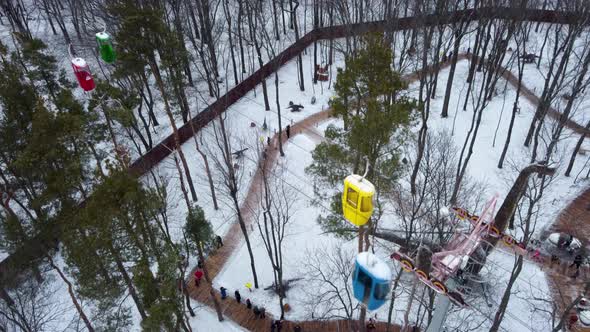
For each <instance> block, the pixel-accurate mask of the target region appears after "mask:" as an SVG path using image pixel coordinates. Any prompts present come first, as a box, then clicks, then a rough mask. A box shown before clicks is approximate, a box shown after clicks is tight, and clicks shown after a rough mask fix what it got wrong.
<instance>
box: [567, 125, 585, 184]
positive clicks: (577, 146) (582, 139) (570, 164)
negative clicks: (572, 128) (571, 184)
mask: <svg viewBox="0 0 590 332" xmlns="http://www.w3.org/2000/svg"><path fill="white" fill-rule="evenodd" d="M584 129H585V130H584V133H583V134H582V136H580V139H579V140H578V143H576V147H575V148H574V151H573V152H572V156H571V157H570V162H569V164H568V165H567V170H566V171H565V176H570V173H571V172H572V168H573V167H574V162H575V161H576V156H577V155H578V151H580V147H581V146H582V143H584V139H585V138H586V134H587V133H588V130H590V121H588V123H587V124H586V127H584Z"/></svg>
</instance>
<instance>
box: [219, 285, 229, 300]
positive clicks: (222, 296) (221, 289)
mask: <svg viewBox="0 0 590 332" xmlns="http://www.w3.org/2000/svg"><path fill="white" fill-rule="evenodd" d="M219 291H220V292H221V299H222V300H225V298H226V297H227V288H225V287H221V288H219Z"/></svg>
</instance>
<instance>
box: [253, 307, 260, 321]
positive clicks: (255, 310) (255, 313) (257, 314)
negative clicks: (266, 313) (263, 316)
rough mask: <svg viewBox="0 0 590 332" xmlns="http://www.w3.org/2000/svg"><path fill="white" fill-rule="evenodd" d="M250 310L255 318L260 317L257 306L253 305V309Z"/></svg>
mask: <svg viewBox="0 0 590 332" xmlns="http://www.w3.org/2000/svg"><path fill="white" fill-rule="evenodd" d="M252 311H253V312H254V317H255V318H258V317H260V308H258V306H254V309H253V310H252Z"/></svg>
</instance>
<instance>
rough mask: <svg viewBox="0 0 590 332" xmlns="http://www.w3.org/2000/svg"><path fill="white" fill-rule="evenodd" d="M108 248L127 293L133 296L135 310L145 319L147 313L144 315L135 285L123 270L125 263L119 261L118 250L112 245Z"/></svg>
mask: <svg viewBox="0 0 590 332" xmlns="http://www.w3.org/2000/svg"><path fill="white" fill-rule="evenodd" d="M109 249H110V252H111V255H113V259H114V260H115V263H116V265H117V269H118V270H119V273H121V276H122V277H123V280H124V281H125V284H126V285H127V290H129V294H130V295H131V298H133V302H135V306H136V307H137V311H139V315H140V316H141V319H146V318H147V315H146V313H145V310H144V308H143V304H142V303H141V299H140V298H139V295H138V294H137V291H136V290H135V286H134V285H133V281H131V277H129V274H128V273H127V270H125V265H123V262H122V261H121V256H120V255H119V251H118V250H116V249H115V248H114V247H112V246H111V247H110V248H109Z"/></svg>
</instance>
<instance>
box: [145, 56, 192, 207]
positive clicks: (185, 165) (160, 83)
mask: <svg viewBox="0 0 590 332" xmlns="http://www.w3.org/2000/svg"><path fill="white" fill-rule="evenodd" d="M149 63H150V68H151V69H152V72H153V74H154V77H155V79H156V83H157V84H158V87H159V89H160V92H161V94H162V99H164V109H165V110H166V114H167V115H168V119H169V120H170V125H171V126H172V132H173V135H174V143H175V146H176V151H177V152H178V156H179V157H180V161H181V162H182V166H183V168H184V173H185V175H186V181H187V182H188V186H189V189H190V192H191V196H192V199H193V201H195V202H196V201H197V192H196V191H195V186H194V184H193V179H192V177H191V173H190V169H189V167H188V162H187V161H186V158H185V157H184V152H182V148H181V145H180V137H179V135H178V129H177V128H176V122H175V120H174V115H172V111H171V110H170V104H169V103H168V97H167V95H166V88H165V87H164V82H163V81H162V77H161V75H160V70H159V69H158V67H157V64H156V63H155V59H153V58H152V59H150V61H149Z"/></svg>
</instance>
